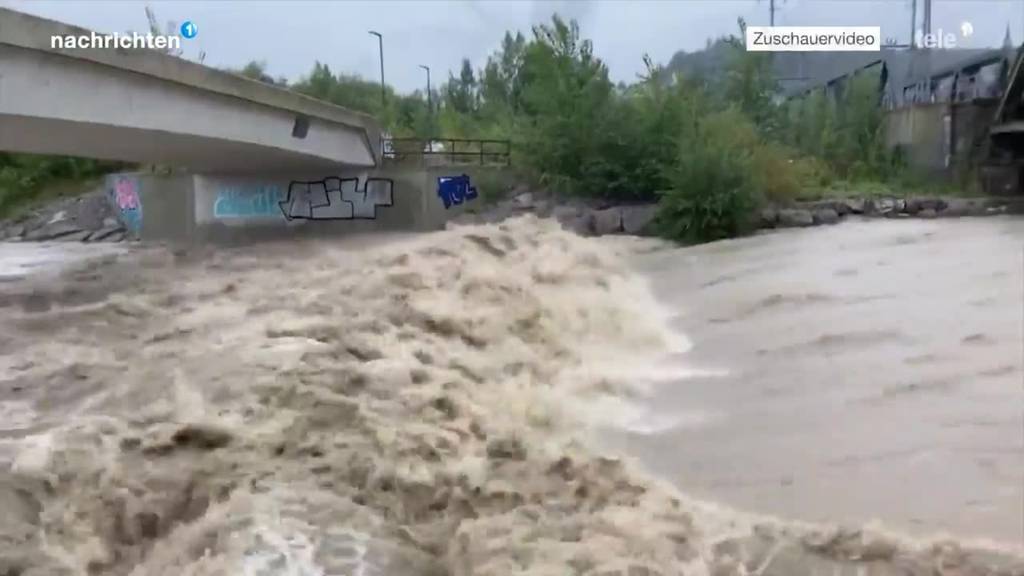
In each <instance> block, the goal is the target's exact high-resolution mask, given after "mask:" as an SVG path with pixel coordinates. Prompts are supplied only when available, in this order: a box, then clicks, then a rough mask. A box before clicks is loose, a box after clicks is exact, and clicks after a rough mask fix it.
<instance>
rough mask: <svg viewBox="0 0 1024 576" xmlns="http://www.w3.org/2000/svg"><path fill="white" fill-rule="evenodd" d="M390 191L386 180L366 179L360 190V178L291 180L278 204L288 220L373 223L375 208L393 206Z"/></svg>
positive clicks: (389, 183)
mask: <svg viewBox="0 0 1024 576" xmlns="http://www.w3.org/2000/svg"><path fill="white" fill-rule="evenodd" d="M393 190H394V182H393V181H392V180H390V179H388V178H368V179H367V180H366V183H365V185H364V186H363V187H362V188H360V187H359V178H335V177H329V178H324V179H323V180H316V181H313V182H298V181H293V182H292V183H291V184H289V185H288V197H287V198H286V199H284V200H283V201H281V202H279V205H280V206H281V212H282V213H283V214H284V217H285V218H287V219H288V220H372V219H375V218H376V217H377V208H378V207H382V208H386V207H388V206H391V205H392V201H393V196H392V194H393Z"/></svg>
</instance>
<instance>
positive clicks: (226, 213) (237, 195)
mask: <svg viewBox="0 0 1024 576" xmlns="http://www.w3.org/2000/svg"><path fill="white" fill-rule="evenodd" d="M284 199H285V194H284V191H283V190H282V189H281V186H278V185H276V184H269V185H268V184H247V185H241V186H225V187H222V188H219V189H218V190H217V196H216V199H215V200H214V202H213V217H214V218H273V217H279V216H280V215H281V202H282V201H284Z"/></svg>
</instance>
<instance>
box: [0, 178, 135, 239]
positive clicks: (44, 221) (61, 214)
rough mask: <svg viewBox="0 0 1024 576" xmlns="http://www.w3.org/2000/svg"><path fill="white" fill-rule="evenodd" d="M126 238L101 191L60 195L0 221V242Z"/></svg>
mask: <svg viewBox="0 0 1024 576" xmlns="http://www.w3.org/2000/svg"><path fill="white" fill-rule="evenodd" d="M126 238H130V235H129V234H128V231H127V230H126V229H125V227H124V225H123V223H122V222H121V221H120V219H118V217H117V211H116V210H115V209H114V207H113V205H112V204H111V202H110V200H109V199H108V198H107V196H106V194H105V193H104V191H103V190H96V191H93V192H90V193H88V194H85V195H82V196H77V197H74V198H64V199H61V200H59V201H57V202H52V203H49V204H46V205H44V206H42V207H40V208H36V209H34V210H30V211H28V212H25V213H23V214H20V215H18V216H15V217H14V218H11V219H9V220H6V221H3V222H0V241H7V242H20V241H46V240H49V241H60V242H120V241H122V240H125V239H126Z"/></svg>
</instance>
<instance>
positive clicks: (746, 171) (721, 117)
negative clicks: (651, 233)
mask: <svg viewBox="0 0 1024 576" xmlns="http://www.w3.org/2000/svg"><path fill="white" fill-rule="evenodd" d="M686 124H688V125H684V126H683V130H682V132H681V134H680V136H679V140H678V149H677V156H676V161H675V164H674V165H673V166H672V167H671V168H670V169H669V181H670V182H671V185H672V187H671V189H669V190H667V191H665V192H663V193H662V196H661V199H660V201H659V203H658V205H659V210H658V218H657V221H658V227H659V228H660V229H661V232H662V233H663V234H664V235H666V236H668V237H669V238H673V239H676V240H682V241H688V242H698V241H706V240H717V239H720V238H728V237H731V236H737V235H739V234H742V233H744V232H747V231H748V230H749V229H750V228H751V227H752V224H753V218H752V216H753V213H754V211H755V210H756V208H757V206H758V202H759V199H758V193H757V192H756V190H755V188H754V186H753V183H754V179H753V177H752V173H753V161H752V154H753V150H754V149H756V147H757V146H758V145H759V142H758V139H757V131H756V128H755V127H754V125H753V123H751V122H750V120H748V119H747V118H746V117H745V116H743V114H741V113H740V112H739V111H737V110H736V109H733V108H730V109H727V110H725V111H723V112H716V113H713V114H710V115H709V116H707V117H706V118H704V119H700V118H698V117H694V118H692V119H690V121H689V122H687V123H686Z"/></svg>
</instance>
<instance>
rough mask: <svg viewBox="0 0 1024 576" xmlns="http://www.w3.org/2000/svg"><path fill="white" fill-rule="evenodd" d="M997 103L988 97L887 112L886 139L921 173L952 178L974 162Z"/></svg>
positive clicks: (914, 106) (908, 107)
mask: <svg viewBox="0 0 1024 576" xmlns="http://www.w3.org/2000/svg"><path fill="white" fill-rule="evenodd" d="M995 105H996V103H995V102H993V101H990V100H975V101H972V102H962V103H950V102H936V103H932V104H915V105H913V106H907V107H904V108H899V109H896V110H892V111H890V112H889V113H888V114H887V116H886V142H887V144H888V145H889V146H890V147H899V148H900V149H902V150H903V152H904V155H905V158H906V160H907V163H908V165H909V166H910V167H911V168H912V169H914V170H917V171H918V172H921V173H923V174H926V175H929V176H933V177H938V178H945V179H950V178H955V177H958V176H960V175H961V174H962V172H963V171H964V170H966V169H968V168H969V166H970V164H971V163H972V162H976V161H977V160H978V159H979V158H978V154H979V153H980V152H982V151H983V148H980V147H981V146H983V145H984V142H985V139H986V138H987V134H988V129H989V127H990V126H991V123H992V117H993V114H994V112H995Z"/></svg>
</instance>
